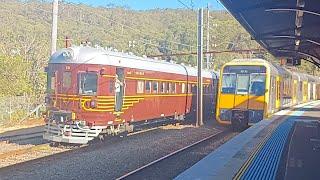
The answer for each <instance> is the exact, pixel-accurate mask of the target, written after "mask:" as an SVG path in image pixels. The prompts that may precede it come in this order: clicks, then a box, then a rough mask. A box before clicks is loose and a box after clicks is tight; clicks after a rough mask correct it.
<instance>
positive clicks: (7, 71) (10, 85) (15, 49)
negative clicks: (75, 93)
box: [0, 0, 311, 97]
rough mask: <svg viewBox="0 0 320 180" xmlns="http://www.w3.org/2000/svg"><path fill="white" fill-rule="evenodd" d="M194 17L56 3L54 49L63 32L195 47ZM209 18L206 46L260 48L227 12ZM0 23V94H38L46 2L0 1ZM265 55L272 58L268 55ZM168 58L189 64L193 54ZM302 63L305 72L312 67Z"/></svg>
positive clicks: (98, 41) (151, 51)
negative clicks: (208, 40)
mask: <svg viewBox="0 0 320 180" xmlns="http://www.w3.org/2000/svg"><path fill="white" fill-rule="evenodd" d="M196 20H197V17H196V12H195V11H191V10H185V9H155V10H147V11H134V10H130V9H126V8H122V7H112V8H108V7H90V6H87V5H83V4H70V3H65V2H61V3H60V6H59V17H58V49H59V48H63V47H64V44H65V42H64V39H65V36H69V37H70V38H71V39H72V44H73V45H79V44H80V42H82V41H89V42H91V44H92V46H95V45H99V46H102V47H113V48H116V49H117V50H119V51H124V52H129V51H130V52H133V53H135V54H137V55H157V54H171V53H180V52H196V45H197V44H196V43H197V37H196V31H197V22H196ZM209 21H210V24H211V26H210V36H211V37H210V41H211V43H210V49H211V50H234V49H249V48H258V47H259V45H258V44H257V43H256V42H254V41H252V40H250V35H249V34H248V33H247V32H246V31H245V30H244V29H243V28H242V27H241V26H240V25H239V23H238V22H237V21H235V20H234V18H233V17H231V16H230V15H229V14H228V13H227V12H225V11H212V12H211V18H210V19H209ZM0 22H1V26H2V28H1V31H0V40H1V43H0V68H1V72H0V83H1V85H2V87H0V97H1V96H12V95H13V96H16V95H22V94H33V95H38V94H43V93H44V89H45V83H46V78H45V73H44V71H43V69H44V67H45V66H46V65H47V62H48V59H49V56H50V37H51V1H40V0H38V1H37V0H29V1H18V0H0ZM204 22H206V19H204ZM205 33H206V29H205ZM204 41H206V38H204ZM204 44H205V43H204ZM242 56H246V55H241V54H235V53H223V54H216V55H214V56H213V60H214V62H213V63H212V68H214V69H218V68H219V67H220V66H221V65H222V64H223V63H225V62H227V61H230V60H232V59H233V58H235V57H242ZM266 57H267V58H268V59H274V58H272V57H271V56H270V55H268V54H267V55H266ZM172 60H174V61H176V62H178V63H181V62H183V63H185V64H191V65H194V64H195V63H196V56H191V55H190V56H183V57H173V58H172ZM305 67H306V68H305V69H308V71H309V70H310V67H311V66H308V65H306V66H305Z"/></svg>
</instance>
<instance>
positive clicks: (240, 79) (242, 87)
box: [236, 74, 250, 94]
mask: <svg viewBox="0 0 320 180" xmlns="http://www.w3.org/2000/svg"><path fill="white" fill-rule="evenodd" d="M249 79H250V78H249V74H238V75H237V90H236V94H248V88H249Z"/></svg>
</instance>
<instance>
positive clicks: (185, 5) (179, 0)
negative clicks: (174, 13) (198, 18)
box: [177, 0, 193, 11]
mask: <svg viewBox="0 0 320 180" xmlns="http://www.w3.org/2000/svg"><path fill="white" fill-rule="evenodd" d="M177 1H178V2H179V3H180V4H182V5H183V6H184V7H186V8H187V9H190V10H191V11H193V9H192V8H191V7H189V6H188V5H187V4H185V3H184V2H182V1H181V0H177Z"/></svg>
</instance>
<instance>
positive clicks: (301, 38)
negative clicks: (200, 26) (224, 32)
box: [220, 0, 320, 67]
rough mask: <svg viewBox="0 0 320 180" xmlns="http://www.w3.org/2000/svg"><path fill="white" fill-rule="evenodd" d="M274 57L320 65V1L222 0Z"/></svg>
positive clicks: (253, 37)
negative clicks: (301, 60) (302, 60)
mask: <svg viewBox="0 0 320 180" xmlns="http://www.w3.org/2000/svg"><path fill="white" fill-rule="evenodd" d="M220 1H221V2H222V3H223V4H224V6H225V7H226V8H227V9H228V10H229V12H230V13H231V14H232V15H233V16H234V17H235V18H236V19H237V20H238V21H239V22H240V23H241V25H242V26H243V27H244V28H245V29H246V30H247V31H248V32H249V33H250V34H251V36H252V39H254V40H256V41H257V42H258V43H259V44H261V45H262V46H263V47H264V48H266V49H267V50H268V51H269V52H270V53H271V54H272V55H274V56H275V57H284V58H288V59H293V60H296V59H304V60H306V61H310V62H312V63H313V64H315V65H316V66H318V67H320V0H220Z"/></svg>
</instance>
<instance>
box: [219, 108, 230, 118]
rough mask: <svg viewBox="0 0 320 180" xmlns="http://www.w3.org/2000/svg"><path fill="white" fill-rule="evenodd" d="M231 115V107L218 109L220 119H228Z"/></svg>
mask: <svg viewBox="0 0 320 180" xmlns="http://www.w3.org/2000/svg"><path fill="white" fill-rule="evenodd" d="M231 117H232V110H231V109H221V110H220V119H221V120H222V121H230V120H231Z"/></svg>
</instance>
